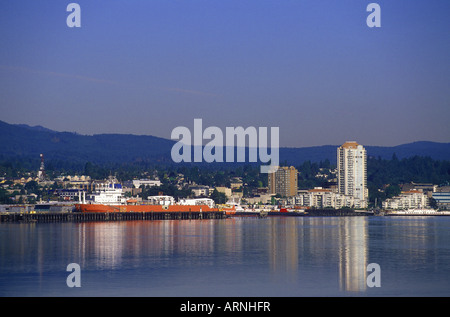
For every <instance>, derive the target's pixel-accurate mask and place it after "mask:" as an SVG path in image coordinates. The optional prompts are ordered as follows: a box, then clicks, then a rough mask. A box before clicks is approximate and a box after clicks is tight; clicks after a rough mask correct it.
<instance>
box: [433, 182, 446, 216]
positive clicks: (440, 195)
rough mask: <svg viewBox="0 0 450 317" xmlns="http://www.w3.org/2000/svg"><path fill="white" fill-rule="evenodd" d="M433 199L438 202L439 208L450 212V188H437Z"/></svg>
mask: <svg viewBox="0 0 450 317" xmlns="http://www.w3.org/2000/svg"><path fill="white" fill-rule="evenodd" d="M432 197H433V199H434V200H436V203H437V207H438V208H440V209H446V210H450V186H443V187H439V188H437V189H436V191H435V192H434V193H433V194H432Z"/></svg>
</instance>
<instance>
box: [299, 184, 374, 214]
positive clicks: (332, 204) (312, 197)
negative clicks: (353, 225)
mask: <svg viewBox="0 0 450 317" xmlns="http://www.w3.org/2000/svg"><path fill="white" fill-rule="evenodd" d="M291 203H292V204H294V205H297V206H303V207H313V208H335V209H341V208H344V207H348V208H363V207H362V206H363V205H364V204H365V201H360V200H359V199H358V198H355V197H353V196H349V195H342V194H339V193H336V192H334V191H333V190H331V189H327V188H322V187H316V188H314V189H309V190H301V191H299V192H298V194H297V196H295V197H294V198H293V199H292V200H291Z"/></svg>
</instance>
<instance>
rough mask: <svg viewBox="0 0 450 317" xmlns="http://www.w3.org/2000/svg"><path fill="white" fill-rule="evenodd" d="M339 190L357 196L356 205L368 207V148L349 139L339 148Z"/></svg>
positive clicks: (341, 192)
mask: <svg viewBox="0 0 450 317" xmlns="http://www.w3.org/2000/svg"><path fill="white" fill-rule="evenodd" d="M337 168H338V177H337V179H338V192H339V193H340V194H343V195H348V196H353V197H355V198H357V202H356V206H355V207H360V208H366V207H367V202H368V198H369V191H368V189H367V154H366V149H365V148H364V147H363V146H362V145H360V144H358V143H356V142H355V141H347V142H345V143H344V144H343V145H341V146H340V147H338V149H337Z"/></svg>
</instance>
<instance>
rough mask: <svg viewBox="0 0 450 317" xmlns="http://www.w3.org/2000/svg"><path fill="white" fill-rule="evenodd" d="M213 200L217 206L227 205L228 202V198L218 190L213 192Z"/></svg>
mask: <svg viewBox="0 0 450 317" xmlns="http://www.w3.org/2000/svg"><path fill="white" fill-rule="evenodd" d="M211 199H212V200H214V202H215V203H216V204H225V203H226V202H227V196H226V195H225V193H221V192H219V191H218V190H217V189H214V191H213V192H212V194H211Z"/></svg>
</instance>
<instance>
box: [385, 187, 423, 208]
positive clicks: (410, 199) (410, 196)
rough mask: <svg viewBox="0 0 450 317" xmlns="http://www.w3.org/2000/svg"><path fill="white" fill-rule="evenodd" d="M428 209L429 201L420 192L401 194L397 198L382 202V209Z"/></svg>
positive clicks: (412, 191) (411, 191)
mask: <svg viewBox="0 0 450 317" xmlns="http://www.w3.org/2000/svg"><path fill="white" fill-rule="evenodd" d="M427 207H429V199H428V197H427V195H426V194H425V193H424V192H423V191H421V190H410V191H404V192H401V194H400V195H399V196H396V197H392V198H388V199H386V200H385V201H383V209H421V208H427Z"/></svg>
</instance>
